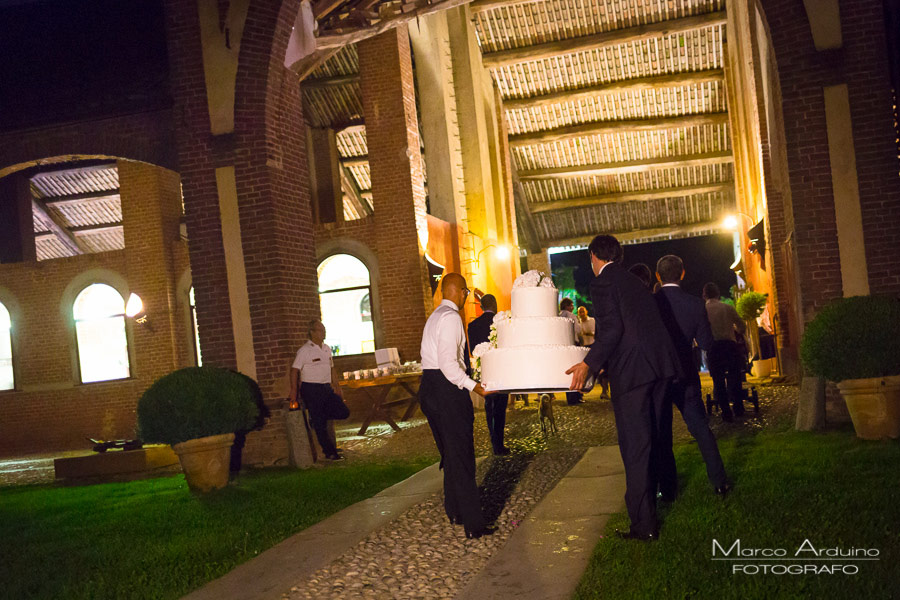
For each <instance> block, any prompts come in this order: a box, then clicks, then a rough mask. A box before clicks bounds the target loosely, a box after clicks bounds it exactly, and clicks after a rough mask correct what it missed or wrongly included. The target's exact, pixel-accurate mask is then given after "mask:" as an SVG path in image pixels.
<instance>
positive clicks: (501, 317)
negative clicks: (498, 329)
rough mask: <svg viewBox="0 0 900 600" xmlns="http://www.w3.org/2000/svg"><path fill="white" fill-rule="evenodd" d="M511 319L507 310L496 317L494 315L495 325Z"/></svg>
mask: <svg viewBox="0 0 900 600" xmlns="http://www.w3.org/2000/svg"><path fill="white" fill-rule="evenodd" d="M508 318H509V313H508V312H506V311H505V310H501V311H500V312H498V313H497V314H496V315H494V320H493V323H499V322H500V321H505V320H506V319H508Z"/></svg>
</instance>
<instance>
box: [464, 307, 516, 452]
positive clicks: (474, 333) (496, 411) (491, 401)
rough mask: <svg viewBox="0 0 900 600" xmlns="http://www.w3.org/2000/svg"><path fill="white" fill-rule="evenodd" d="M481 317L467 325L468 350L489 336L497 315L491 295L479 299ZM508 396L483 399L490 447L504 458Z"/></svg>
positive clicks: (493, 396) (489, 395) (488, 396)
mask: <svg viewBox="0 0 900 600" xmlns="http://www.w3.org/2000/svg"><path fill="white" fill-rule="evenodd" d="M481 310H482V311H484V312H482V313H481V316H480V317H478V318H476V319H475V320H473V321H472V322H471V323H469V327H468V332H469V348H471V349H473V350H474V349H475V346H477V345H478V344H481V343H483V342H487V341H488V339H489V338H490V336H491V324H492V323H493V322H494V315H496V314H497V299H496V298H494V296H492V295H491V294H485V295H484V296H482V297H481ZM508 403H509V394H488V395H487V396H485V397H484V416H485V418H486V419H487V428H488V433H490V434H491V446H493V448H494V454H495V455H496V456H506V455H507V454H509V448H507V447H506V446H504V445H503V429H504V428H505V427H506V406H507V404H508Z"/></svg>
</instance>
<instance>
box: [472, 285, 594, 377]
mask: <svg viewBox="0 0 900 600" xmlns="http://www.w3.org/2000/svg"><path fill="white" fill-rule="evenodd" d="M557 301H558V293H557V290H556V288H555V287H553V282H552V280H551V279H550V277H549V276H547V275H544V274H543V273H540V272H539V271H528V272H527V273H523V274H522V275H520V276H519V277H518V278H516V281H515V283H514V284H513V289H512V306H511V310H510V311H509V312H508V313H507V312H500V313H497V315H496V316H495V317H494V325H493V327H492V330H493V333H492V336H491V341H490V342H486V343H483V344H479V345H478V346H476V347H475V349H474V351H473V355H474V356H475V359H476V367H477V370H480V376H481V383H482V385H483V386H484V387H485V389H487V390H488V391H516V392H528V391H531V392H538V391H541V392H544V391H546V392H549V391H562V390H567V389H568V388H569V384H570V383H571V381H572V376H571V375H566V371H567V370H568V369H569V367H571V366H572V365H575V364H577V363H579V362H581V361H582V360H584V357H585V356H586V355H587V353H588V349H587V348H581V347H579V346H576V345H575V324H574V323H573V322H572V321H570V320H569V319H567V318H565V317H559V316H557Z"/></svg>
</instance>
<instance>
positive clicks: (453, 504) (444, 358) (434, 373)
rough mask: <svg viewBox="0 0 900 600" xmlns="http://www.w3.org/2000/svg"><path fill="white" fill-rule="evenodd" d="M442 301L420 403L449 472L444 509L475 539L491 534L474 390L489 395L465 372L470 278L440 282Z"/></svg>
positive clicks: (429, 330)
mask: <svg viewBox="0 0 900 600" xmlns="http://www.w3.org/2000/svg"><path fill="white" fill-rule="evenodd" d="M441 293H442V294H443V296H444V299H443V300H442V301H441V304H440V306H438V307H437V308H436V309H435V310H434V312H433V313H431V316H430V317H428V321H426V323H425V330H424V331H423V332H422V348H421V354H422V381H421V384H420V386H419V403H420V405H421V407H422V412H423V413H424V414H425V417H426V418H427V419H428V425H429V426H430V427H431V433H432V434H433V435H434V442H435V444H437V447H438V451H439V452H440V453H441V468H443V469H444V510H445V511H446V512H447V517H448V518H449V519H450V522H451V523H453V524H457V525H458V524H461V525H463V527H464V528H465V533H466V537H467V538H470V539H474V538H479V537H481V536H483V535H489V534H491V533H493V532H494V530H495V528H493V527H488V526H487V525H486V523H485V521H484V515H483V514H482V512H481V500H480V497H479V494H478V485H477V484H476V483H475V442H474V437H473V433H472V427H473V426H474V423H475V412H474V410H473V408H472V400H471V398H470V397H469V391H470V390H471V391H474V392H475V393H477V394H480V395H482V396H484V395H485V391H484V388H482V387H481V384H479V383H477V382H475V381H474V380H473V379H471V378H470V377H469V376H468V375H466V370H465V356H466V352H467V350H466V334H465V331H464V330H463V322H462V318H460V315H459V311H460V309H461V308H462V307H463V304H464V303H465V301H466V297H467V296H468V295H469V288H468V287H466V280H465V278H463V276H462V275H460V274H459V273H448V274H447V275H445V276H444V278H443V279H442V280H441Z"/></svg>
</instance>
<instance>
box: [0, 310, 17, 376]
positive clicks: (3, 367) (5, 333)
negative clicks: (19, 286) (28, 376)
mask: <svg viewBox="0 0 900 600" xmlns="http://www.w3.org/2000/svg"><path fill="white" fill-rule="evenodd" d="M15 387H16V379H15V377H14V376H13V362H12V319H10V318H9V311H8V310H6V307H5V306H3V303H2V302H0V390H12V389H15Z"/></svg>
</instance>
